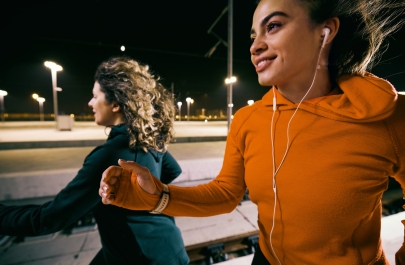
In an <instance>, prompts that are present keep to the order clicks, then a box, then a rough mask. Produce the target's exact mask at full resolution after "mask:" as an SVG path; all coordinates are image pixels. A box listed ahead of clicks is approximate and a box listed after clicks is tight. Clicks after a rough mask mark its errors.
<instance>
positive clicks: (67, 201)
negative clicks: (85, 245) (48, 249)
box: [0, 147, 110, 236]
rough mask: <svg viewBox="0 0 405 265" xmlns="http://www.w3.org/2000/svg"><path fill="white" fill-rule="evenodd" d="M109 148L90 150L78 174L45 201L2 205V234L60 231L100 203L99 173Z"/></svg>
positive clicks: (30, 234) (103, 166) (0, 222)
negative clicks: (33, 203)
mask: <svg viewBox="0 0 405 265" xmlns="http://www.w3.org/2000/svg"><path fill="white" fill-rule="evenodd" d="M108 156H109V152H108V151H107V150H106V149H105V148H102V147H101V148H100V147H98V148H97V149H95V150H94V151H93V152H92V153H90V154H89V155H88V156H87V157H86V159H85V161H84V164H83V167H82V168H81V169H80V170H79V172H78V173H77V175H76V177H75V178H74V179H73V180H72V181H71V182H70V183H69V184H68V185H67V186H66V187H65V188H64V189H62V190H61V191H60V192H59V193H58V194H57V195H56V197H55V198H54V199H53V200H52V201H49V202H47V203H45V204H43V205H23V206H5V205H0V234H1V235H11V236H37V235H45V234H50V233H54V232H57V231H60V230H62V229H64V228H66V227H68V226H69V225H70V224H72V223H74V222H75V221H76V220H77V219H79V218H80V217H82V216H83V215H85V214H86V213H88V212H89V211H90V210H92V209H93V208H94V207H95V206H96V205H97V204H101V202H100V197H99V195H98V189H99V183H100V175H101V174H102V173H103V170H105V168H106V167H107V166H108V165H109V162H110V161H108Z"/></svg>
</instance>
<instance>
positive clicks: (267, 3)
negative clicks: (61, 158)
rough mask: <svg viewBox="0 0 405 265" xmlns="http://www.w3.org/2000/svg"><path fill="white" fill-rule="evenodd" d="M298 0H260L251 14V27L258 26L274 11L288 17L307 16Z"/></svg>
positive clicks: (300, 17) (298, 17)
mask: <svg viewBox="0 0 405 265" xmlns="http://www.w3.org/2000/svg"><path fill="white" fill-rule="evenodd" d="M298 1H299V0H261V1H260V2H259V4H258V5H257V7H256V10H255V13H254V15H253V23H252V29H255V28H258V27H260V24H261V22H262V21H263V20H264V19H265V18H266V17H268V16H269V15H270V14H273V13H275V12H279V13H284V14H285V15H286V16H287V18H288V19H297V20H299V19H303V18H305V19H306V18H307V17H308V14H307V10H306V9H305V8H304V5H302V4H299V2H298Z"/></svg>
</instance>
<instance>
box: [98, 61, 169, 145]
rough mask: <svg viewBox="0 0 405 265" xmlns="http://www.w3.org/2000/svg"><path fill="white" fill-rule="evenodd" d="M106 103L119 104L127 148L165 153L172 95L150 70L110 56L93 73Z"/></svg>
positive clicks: (145, 66)
mask: <svg viewBox="0 0 405 265" xmlns="http://www.w3.org/2000/svg"><path fill="white" fill-rule="evenodd" d="M94 79H95V81H97V82H98V83H99V84H100V87H101V91H102V92H103V93H104V94H105V98H106V101H107V102H108V103H114V104H117V105H119V106H120V108H121V110H122V113H123V116H124V120H125V124H126V126H127V130H128V134H129V138H130V140H129V147H130V149H135V148H136V147H141V148H142V149H143V150H144V151H145V152H147V150H148V149H149V148H153V149H155V150H156V151H159V152H165V151H166V150H167V145H168V143H169V142H170V140H171V139H172V137H173V120H174V115H175V107H174V103H173V96H172V94H171V93H170V92H168V91H167V90H166V89H165V88H164V87H163V85H162V84H161V83H160V82H159V78H158V77H155V76H154V75H153V74H152V73H151V72H150V70H149V66H148V65H142V64H140V63H139V62H137V61H135V60H133V59H131V58H129V57H112V58H110V59H109V60H107V61H105V62H103V63H101V64H100V65H99V67H98V68H97V71H96V74H95V76H94Z"/></svg>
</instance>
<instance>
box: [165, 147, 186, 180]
mask: <svg viewBox="0 0 405 265" xmlns="http://www.w3.org/2000/svg"><path fill="white" fill-rule="evenodd" d="M180 174H181V168H180V165H179V164H178V163H177V161H176V159H174V157H173V156H172V155H171V154H170V153H169V152H168V151H167V152H165V153H164V154H163V158H162V174H161V176H160V181H161V182H162V183H165V184H169V183H171V182H172V181H173V180H175V179H176V178H177V177H178V176H179V175H180Z"/></svg>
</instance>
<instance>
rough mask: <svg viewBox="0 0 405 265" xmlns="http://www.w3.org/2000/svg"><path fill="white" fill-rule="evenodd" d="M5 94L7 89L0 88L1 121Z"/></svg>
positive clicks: (2, 119)
mask: <svg viewBox="0 0 405 265" xmlns="http://www.w3.org/2000/svg"><path fill="white" fill-rule="evenodd" d="M7 94H8V93H7V91H4V90H0V109H1V121H4V96H7Z"/></svg>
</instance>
